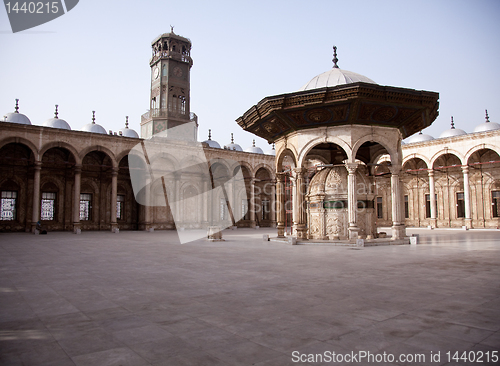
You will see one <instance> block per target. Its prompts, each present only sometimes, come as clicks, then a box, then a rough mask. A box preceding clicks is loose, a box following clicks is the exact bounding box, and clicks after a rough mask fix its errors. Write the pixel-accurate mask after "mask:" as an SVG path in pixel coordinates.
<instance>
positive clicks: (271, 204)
mask: <svg viewBox="0 0 500 366" xmlns="http://www.w3.org/2000/svg"><path fill="white" fill-rule="evenodd" d="M270 188H271V195H270V196H271V198H270V200H269V210H270V212H269V219H270V220H271V227H276V221H277V218H276V209H275V207H276V180H273V181H271V186H270Z"/></svg>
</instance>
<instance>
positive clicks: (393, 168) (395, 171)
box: [389, 165, 402, 175]
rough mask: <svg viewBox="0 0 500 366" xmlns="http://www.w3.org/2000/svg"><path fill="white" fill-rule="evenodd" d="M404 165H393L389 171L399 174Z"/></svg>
mask: <svg viewBox="0 0 500 366" xmlns="http://www.w3.org/2000/svg"><path fill="white" fill-rule="evenodd" d="M401 170H402V167H401V166H400V165H391V166H390V167H389V171H390V172H391V174H392V175H399V174H400V173H401Z"/></svg>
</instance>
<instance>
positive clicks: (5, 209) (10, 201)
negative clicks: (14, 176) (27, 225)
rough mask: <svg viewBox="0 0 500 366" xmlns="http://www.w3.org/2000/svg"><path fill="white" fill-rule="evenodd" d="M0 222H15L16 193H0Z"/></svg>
mask: <svg viewBox="0 0 500 366" xmlns="http://www.w3.org/2000/svg"><path fill="white" fill-rule="evenodd" d="M0 203H1V209H0V220H7V221H8V220H15V219H16V207H17V192H16V191H2V198H1V201H0Z"/></svg>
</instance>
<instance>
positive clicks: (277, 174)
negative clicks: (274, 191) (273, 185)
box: [276, 172, 286, 182]
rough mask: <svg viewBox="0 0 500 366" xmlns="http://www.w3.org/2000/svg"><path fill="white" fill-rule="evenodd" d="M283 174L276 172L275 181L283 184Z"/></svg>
mask: <svg viewBox="0 0 500 366" xmlns="http://www.w3.org/2000/svg"><path fill="white" fill-rule="evenodd" d="M285 174H286V173H285V172H276V181H277V182H284V181H285Z"/></svg>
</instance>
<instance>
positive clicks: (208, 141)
mask: <svg viewBox="0 0 500 366" xmlns="http://www.w3.org/2000/svg"><path fill="white" fill-rule="evenodd" d="M203 142H204V143H206V144H208V146H209V147H213V148H215V149H220V145H219V143H218V142H217V141H214V140H212V130H208V140H205V141H203Z"/></svg>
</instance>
